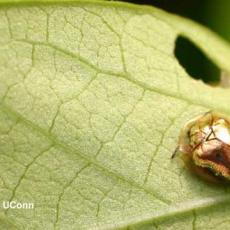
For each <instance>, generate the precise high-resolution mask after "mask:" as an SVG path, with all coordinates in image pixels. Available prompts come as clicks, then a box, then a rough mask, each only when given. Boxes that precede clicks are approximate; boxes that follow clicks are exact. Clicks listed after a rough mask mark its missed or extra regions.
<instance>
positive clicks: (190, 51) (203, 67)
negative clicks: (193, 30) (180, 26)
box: [174, 36, 221, 85]
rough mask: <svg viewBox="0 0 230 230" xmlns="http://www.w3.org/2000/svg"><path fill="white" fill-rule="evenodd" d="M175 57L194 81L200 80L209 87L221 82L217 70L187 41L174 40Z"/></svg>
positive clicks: (181, 38)
mask: <svg viewBox="0 0 230 230" xmlns="http://www.w3.org/2000/svg"><path fill="white" fill-rule="evenodd" d="M174 53H175V56H176V58H177V59H178V61H179V63H180V64H181V65H182V66H183V67H184V68H185V70H186V71H187V73H188V74H189V75H190V76H191V77H192V78H194V79H201V80H202V81H203V82H205V83H207V84H210V85H218V84H220V81H221V76H220V70H219V68H218V67H217V66H216V65H215V64H214V63H213V62H212V61H210V60H209V59H208V58H207V57H206V56H205V55H204V53H203V52H202V51H201V50H200V49H199V48H197V47H196V46H195V45H194V44H193V43H192V42H190V41H189V40H188V39H186V38H184V37H182V36H179V37H178V38H177V40H176V48H175V51H174Z"/></svg>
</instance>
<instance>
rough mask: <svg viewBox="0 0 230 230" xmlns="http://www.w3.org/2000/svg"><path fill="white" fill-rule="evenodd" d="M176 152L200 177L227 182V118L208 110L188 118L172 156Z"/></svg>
mask: <svg viewBox="0 0 230 230" xmlns="http://www.w3.org/2000/svg"><path fill="white" fill-rule="evenodd" d="M178 152H179V153H182V159H183V160H184V162H185V164H186V165H187V166H188V168H190V169H191V170H192V171H193V172H195V173H196V174H198V175H200V176H201V177H202V178H204V179H206V180H208V181H212V182H218V181H229V182H230V118H229V117H227V116H225V115H223V114H220V113H217V112H212V111H209V112H207V113H205V114H202V115H199V116H197V117H195V118H193V119H192V120H190V121H188V122H187V123H186V124H185V125H184V127H183V128H182V129H181V132H180V135H179V140H178V146H177V148H176V150H175V151H174V153H173V155H172V158H174V157H175V155H176V154H177V153H178Z"/></svg>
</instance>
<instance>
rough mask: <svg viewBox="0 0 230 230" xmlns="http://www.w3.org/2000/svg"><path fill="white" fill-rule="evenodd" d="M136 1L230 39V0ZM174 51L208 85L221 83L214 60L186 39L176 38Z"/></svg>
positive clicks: (190, 70)
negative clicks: (195, 22)
mask: <svg viewBox="0 0 230 230" xmlns="http://www.w3.org/2000/svg"><path fill="white" fill-rule="evenodd" d="M126 2H131V3H137V4H145V5H153V6H156V7H159V8H161V9H164V10H166V11H168V12H172V13H175V14H179V15H181V16H184V17H187V18H190V19H192V20H194V21H197V22H199V23H201V24H203V25H205V26H207V27H209V28H210V29H212V30H213V31H215V32H216V33H217V34H219V35H220V36H221V37H222V38H224V39H225V40H227V41H229V42H230V26H229V22H230V0H134V1H126ZM175 54H176V56H177V58H178V60H179V62H180V63H181V64H182V65H183V66H184V68H185V69H186V70H187V72H188V73H189V74H190V75H191V76H193V77H194V78H196V79H202V80H203V81H204V82H206V83H209V84H211V85H217V84H218V83H219V82H220V72H221V70H219V69H218V68H217V66H215V64H214V63H212V62H210V61H209V60H208V59H207V58H206V56H205V55H204V54H203V53H202V52H201V51H200V50H199V49H197V48H196V47H195V46H194V45H193V44H192V43H190V42H189V41H188V40H186V39H183V38H179V39H178V40H177V45H176V50H175Z"/></svg>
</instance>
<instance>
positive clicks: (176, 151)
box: [171, 145, 179, 159]
mask: <svg viewBox="0 0 230 230" xmlns="http://www.w3.org/2000/svg"><path fill="white" fill-rule="evenodd" d="M178 150H179V145H178V146H177V147H176V149H175V150H174V152H173V154H172V156H171V159H173V158H174V157H175V156H176V154H177V153H178Z"/></svg>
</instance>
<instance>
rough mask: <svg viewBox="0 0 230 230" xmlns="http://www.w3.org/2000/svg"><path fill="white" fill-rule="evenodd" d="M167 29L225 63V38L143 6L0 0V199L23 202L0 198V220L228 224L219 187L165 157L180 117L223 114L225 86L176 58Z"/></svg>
mask: <svg viewBox="0 0 230 230" xmlns="http://www.w3.org/2000/svg"><path fill="white" fill-rule="evenodd" d="M178 35H183V36H185V37H187V38H188V39H190V40H191V41H193V42H194V43H195V44H196V45H197V46H198V47H200V49H202V50H203V51H204V52H205V54H206V55H207V56H208V57H209V58H210V59H212V60H213V61H214V62H215V63H216V64H217V65H218V66H219V68H220V69H222V70H225V71H227V72H230V66H229V60H230V48H229V45H228V44H227V43H225V42H224V41H222V40H221V39H220V38H219V37H218V36H217V35H215V34H213V33H212V32H211V31H209V30H208V29H206V28H203V27H202V26H200V25H197V24H195V23H194V22H191V21H189V20H187V19H183V18H180V17H178V16H175V15H170V14H168V13H166V12H163V11H161V10H158V9H155V8H152V7H139V6H135V5H131V4H126V3H118V2H96V1H92V2H90V1H89V2H87V1H82V2H81V1H76V2H63V3H61V2H60V3H55V2H54V3H52V2H50V3H45V2H41V3H35V2H33V3H32V2H31V3H25V2H19V3H17V4H10V3H8V4H5V3H2V4H1V6H0V190H1V192H0V205H1V204H2V202H3V201H18V202H22V203H23V202H24V203H25V202H31V203H34V209H12V208H11V209H3V208H2V206H1V209H0V213H1V216H0V226H3V228H5V229H6V228H8V229H10V228H12V229H117V228H124V229H195V228H196V229H211V228H213V229H216V228H217V227H218V229H228V226H229V220H228V219H229V214H230V212H229V198H230V196H229V195H230V194H229V189H228V188H226V187H217V186H215V185H212V184H207V183H205V182H203V181H202V180H200V179H198V178H197V177H194V176H192V175H191V174H190V173H189V172H188V171H187V170H186V169H185V168H184V165H183V163H182V162H181V160H180V159H175V160H171V159H170V157H171V155H172V152H173V151H174V149H175V147H176V145H177V139H178V134H179V132H180V129H181V127H182V126H183V125H184V123H185V122H186V121H187V120H189V119H190V118H192V117H193V116H195V115H197V114H200V113H202V112H204V111H208V110H210V109H215V110H218V111H221V112H223V113H226V114H229V115H230V108H229V98H230V91H229V89H222V88H218V87H215V88H214V87H211V86H208V85H205V84H204V83H203V82H201V81H196V80H194V79H192V78H191V77H190V76H188V75H187V73H186V72H185V70H184V69H183V68H182V67H181V66H180V64H179V63H178V61H177V59H176V58H175V56H174V46H175V40H176V38H177V37H178ZM5 226H6V227H5ZM7 226H9V227H7ZM11 226H12V227H11ZM14 226H15V227H14Z"/></svg>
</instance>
